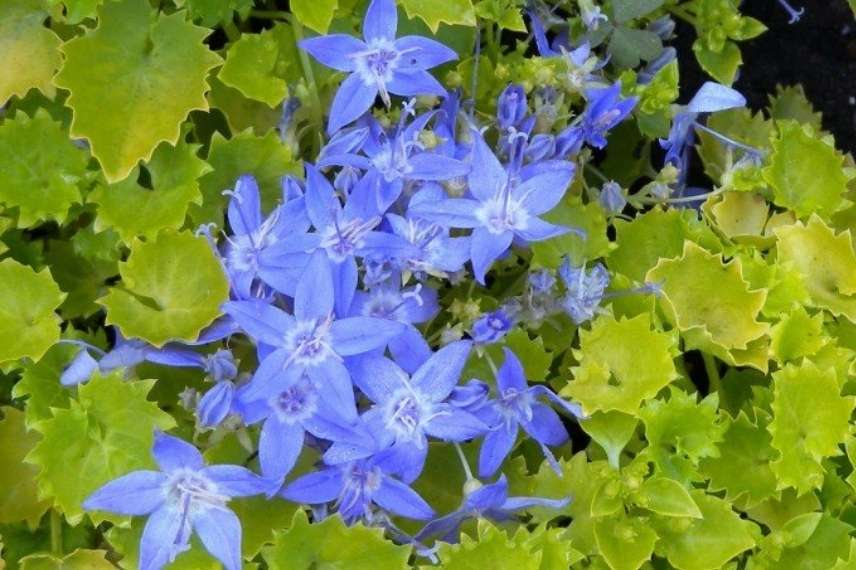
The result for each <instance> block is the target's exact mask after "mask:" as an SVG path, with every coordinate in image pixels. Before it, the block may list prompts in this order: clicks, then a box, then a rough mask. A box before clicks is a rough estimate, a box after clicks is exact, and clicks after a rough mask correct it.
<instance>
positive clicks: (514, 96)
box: [496, 85, 526, 129]
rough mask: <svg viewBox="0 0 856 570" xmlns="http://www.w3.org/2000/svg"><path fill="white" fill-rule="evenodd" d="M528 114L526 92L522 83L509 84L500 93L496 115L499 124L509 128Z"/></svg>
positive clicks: (503, 127)
mask: <svg viewBox="0 0 856 570" xmlns="http://www.w3.org/2000/svg"><path fill="white" fill-rule="evenodd" d="M525 116H526V92H525V91H524V90H523V87H521V86H520V85H509V86H508V87H506V88H505V90H504V91H503V92H502V93H501V94H500V95H499V100H498V101H497V105H496V117H497V119H498V120H499V126H500V128H502V129H507V128H508V127H512V126H514V125H517V124H518V123H520V121H522V120H523V118H524V117H525Z"/></svg>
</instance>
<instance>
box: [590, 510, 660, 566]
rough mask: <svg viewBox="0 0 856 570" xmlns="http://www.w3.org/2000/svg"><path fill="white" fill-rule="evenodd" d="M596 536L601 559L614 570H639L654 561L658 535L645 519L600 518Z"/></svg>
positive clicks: (597, 523) (595, 529)
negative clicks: (648, 561)
mask: <svg viewBox="0 0 856 570" xmlns="http://www.w3.org/2000/svg"><path fill="white" fill-rule="evenodd" d="M594 535H595V538H596V539H597V546H598V548H599V549H600V554H601V556H603V557H604V559H606V562H607V563H608V564H609V567H610V568H611V569H612V570H637V569H638V568H641V567H642V565H643V564H644V563H645V562H646V561H647V560H649V559H650V558H651V555H652V554H653V553H654V544H655V543H656V542H657V533H656V532H654V530H653V529H652V528H651V525H650V524H647V521H646V520H645V519H643V518H641V517H628V516H627V515H624V514H622V515H620V516H613V517H603V518H598V519H596V520H595V522H594Z"/></svg>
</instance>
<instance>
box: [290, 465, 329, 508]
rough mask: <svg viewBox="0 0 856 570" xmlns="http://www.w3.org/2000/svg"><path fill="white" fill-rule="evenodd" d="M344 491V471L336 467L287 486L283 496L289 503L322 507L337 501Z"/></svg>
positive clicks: (307, 476) (309, 475)
mask: <svg viewBox="0 0 856 570" xmlns="http://www.w3.org/2000/svg"><path fill="white" fill-rule="evenodd" d="M341 490H342V471H341V470H339V469H338V468H336V467H332V468H328V469H322V470H321V471H316V472H315V473H309V474H308V475H304V476H303V477H300V478H299V479H297V480H295V481H293V482H292V483H290V484H288V485H286V486H285V489H283V490H282V493H280V495H282V496H283V497H284V498H286V499H288V500H289V501H294V502H296V503H304V504H307V505H320V504H322V503H328V502H330V501H335V500H336V498H337V497H338V496H339V493H340V492H341Z"/></svg>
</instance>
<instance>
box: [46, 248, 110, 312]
mask: <svg viewBox="0 0 856 570" xmlns="http://www.w3.org/2000/svg"><path fill="white" fill-rule="evenodd" d="M106 234H108V232H104V233H103V234H102V235H106ZM76 235H80V234H79V233H78V234H76ZM109 235H112V236H114V237H115V235H116V234H114V233H112V232H109ZM105 257H107V256H106V255H105V256H89V257H87V256H85V255H82V254H81V252H80V250H79V248H75V247H74V242H73V239H72V240H65V239H52V240H48V247H47V250H46V251H45V261H46V262H47V263H48V264H49V265H50V268H51V272H52V273H53V276H54V279H55V280H56V282H57V285H59V288H60V289H62V290H63V291H65V292H66V293H67V294H68V296H67V297H66V298H65V301H63V303H62V305H60V307H59V312H60V314H61V315H62V317H63V318H65V319H74V318H77V317H87V316H89V315H91V314H92V313H95V312H96V311H100V310H101V306H100V305H98V303H96V299H98V298H99V297H102V296H104V294H105V293H106V292H107V284H106V283H107V280H108V279H110V278H111V277H113V276H115V275H117V274H118V273H119V266H118V264H117V262H116V261H115V260H111V259H105Z"/></svg>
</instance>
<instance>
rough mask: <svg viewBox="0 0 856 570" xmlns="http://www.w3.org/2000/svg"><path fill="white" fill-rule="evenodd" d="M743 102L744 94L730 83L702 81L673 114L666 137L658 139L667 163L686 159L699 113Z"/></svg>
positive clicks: (723, 108)
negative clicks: (664, 151) (691, 96)
mask: <svg viewBox="0 0 856 570" xmlns="http://www.w3.org/2000/svg"><path fill="white" fill-rule="evenodd" d="M745 105H746V98H745V97H743V95H741V94H740V93H739V92H737V91H735V90H734V89H732V88H731V87H726V86H725V85H720V84H719V83H714V82H712V81H707V82H705V84H704V85H702V86H701V87H700V88H699V90H698V91H697V92H696V94H695V95H693V98H692V99H690V102H689V103H688V104H687V106H686V107H684V108H683V109H681V110H680V111H679V112H678V113H676V114H675V116H674V118H673V119H672V128H671V130H670V131H669V137H668V138H666V139H660V146H661V147H663V149H665V150H666V158H665V162H666V163H672V164H674V165H675V166H677V167H678V168H682V167H683V165H684V163H685V162H686V153H687V149H688V148H689V147H690V146H691V145H692V143H693V130H694V128H695V127H696V126H698V123H697V122H696V121H697V119H698V117H699V115H700V114H702V113H715V112H717V111H724V110H726V109H734V108H737V107H743V106H745Z"/></svg>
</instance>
